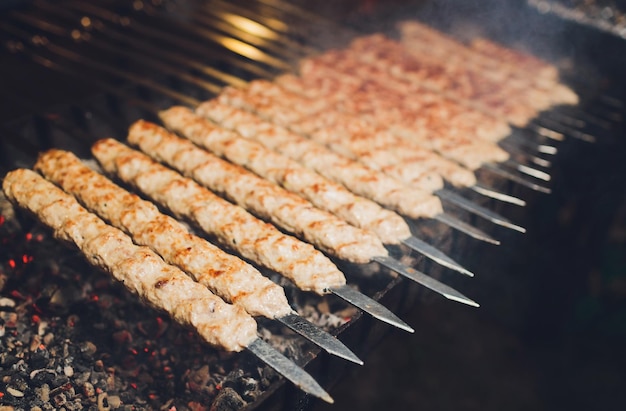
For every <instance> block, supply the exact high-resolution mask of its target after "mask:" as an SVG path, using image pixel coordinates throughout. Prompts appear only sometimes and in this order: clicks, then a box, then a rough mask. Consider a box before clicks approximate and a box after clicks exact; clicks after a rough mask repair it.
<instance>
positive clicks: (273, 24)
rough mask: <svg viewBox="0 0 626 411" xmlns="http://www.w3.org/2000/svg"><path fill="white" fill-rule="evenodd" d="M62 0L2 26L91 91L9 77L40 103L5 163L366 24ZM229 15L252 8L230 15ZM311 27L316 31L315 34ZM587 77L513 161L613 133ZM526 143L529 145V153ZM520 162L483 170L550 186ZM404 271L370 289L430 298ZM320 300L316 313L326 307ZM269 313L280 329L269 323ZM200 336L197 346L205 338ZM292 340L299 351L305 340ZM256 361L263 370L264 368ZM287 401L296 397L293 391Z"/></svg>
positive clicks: (527, 132)
mask: <svg viewBox="0 0 626 411" xmlns="http://www.w3.org/2000/svg"><path fill="white" fill-rule="evenodd" d="M246 4H247V3H246ZM64 6H66V7H59V6H58V5H56V4H51V3H48V2H45V1H36V2H34V4H33V6H32V7H29V8H27V9H23V10H14V11H11V12H8V13H6V15H4V16H2V17H3V18H2V22H1V23H0V31H1V32H2V37H3V41H4V44H5V45H6V46H8V48H10V49H11V50H12V51H13V52H14V54H13V57H17V58H20V59H21V58H25V59H26V60H27V61H30V62H34V63H36V64H37V65H42V66H46V67H47V68H48V69H52V71H53V72H57V73H61V74H62V76H63V77H64V78H66V79H67V77H65V76H69V80H68V81H67V83H69V84H74V82H75V81H76V82H77V83H79V84H81V86H79V87H78V88H81V89H82V88H84V89H85V91H84V94H85V96H86V97H85V98H76V97H74V96H73V97H72V98H71V100H73V102H72V103H71V104H60V105H58V106H56V107H53V108H49V107H48V108H46V109H45V110H41V107H38V104H37V102H36V101H35V99H34V98H28V97H24V96H23V95H22V93H21V90H20V89H19V87H18V88H13V89H12V90H11V91H10V92H9V93H8V96H9V98H7V100H9V99H10V100H14V101H17V102H19V105H20V106H22V107H23V108H24V110H25V111H26V112H31V113H33V112H34V113H37V112H38V113H39V114H34V115H32V116H29V117H27V118H20V119H18V120H13V121H8V122H6V123H5V124H4V129H6V131H5V132H4V133H3V137H2V140H1V142H0V144H1V145H2V148H1V151H2V155H3V156H4V157H5V158H3V162H2V164H3V170H2V171H3V172H4V171H6V169H9V168H13V167H15V166H31V165H32V162H33V161H34V159H35V155H36V153H37V152H38V151H40V150H42V149H45V148H51V147H62V148H68V149H70V150H71V151H74V152H75V153H77V154H78V155H79V156H81V157H88V156H89V154H88V153H89V151H88V149H89V146H90V145H91V143H92V142H93V141H94V140H95V139H97V138H100V137H103V136H109V135H111V136H114V137H116V138H118V139H123V138H124V136H125V133H126V130H127V127H128V125H129V124H131V123H132V122H133V121H135V120H136V119H139V118H146V119H148V120H154V121H156V120H157V119H156V116H155V113H156V112H157V111H158V109H162V108H165V107H168V106H171V105H172V104H181V103H182V104H185V105H190V106H194V105H196V104H197V103H198V102H199V101H203V100H206V99H208V98H211V97H213V96H214V95H215V94H217V93H218V92H219V90H220V89H221V88H222V87H223V86H225V85H242V84H245V82H247V81H249V80H252V79H254V78H259V77H261V78H272V77H273V76H275V75H276V74H279V73H281V72H282V71H284V70H291V69H293V68H294V64H295V62H296V61H297V59H298V58H300V57H303V56H306V55H309V54H311V53H315V52H319V51H321V50H323V49H325V48H327V47H329V46H336V45H338V44H342V43H344V42H346V41H347V40H348V39H350V38H352V37H353V36H354V35H355V34H356V33H359V32H360V31H356V30H352V29H350V30H348V29H346V28H345V27H347V26H345V25H338V24H337V23H335V22H333V21H331V20H330V19H325V18H322V17H320V16H319V15H317V14H313V13H310V12H307V11H306V10H304V9H300V8H297V7H296V6H292V5H288V4H286V3H282V2H278V1H270V0H266V1H259V2H257V3H254V7H253V8H248V9H244V5H243V2H229V3H227V2H220V1H216V2H210V3H209V4H207V5H202V4H200V3H195V2H181V3H179V2H166V3H164V4H159V5H156V6H155V5H153V4H150V3H148V2H134V3H133V5H127V4H122V5H120V4H118V2H110V4H104V3H103V5H102V6H97V5H91V4H89V5H88V4H86V3H84V2H73V1H67V2H64ZM112 10H115V12H113V11H112ZM166 13H167V14H166ZM44 16H45V17H44ZM233 16H235V17H237V16H239V17H241V16H244V17H247V18H248V19H250V20H236V19H234V20H233ZM242 21H247V22H250V21H256V22H261V23H264V24H265V27H266V28H267V27H270V28H272V29H273V31H271V34H272V36H276V37H275V38H268V36H263V35H259V36H250V35H249V33H247V32H245V31H242V30H241V29H239V28H238V27H237V26H236V23H237V24H243V23H242ZM311 22H313V23H314V24H312V23H311ZM305 23H306V24H305ZM248 24H249V23H248ZM382 26H384V24H383V25H382ZM250 27H252V26H250ZM251 30H252V29H251ZM266 34H267V33H266ZM312 38H313V39H315V40H316V41H314V42H313V41H311V39H312ZM161 42H162V43H163V44H166V43H167V47H161ZM155 45H156V46H155ZM250 46H253V47H254V48H251V47H250ZM584 87H588V88H589V90H590V91H589V93H585V94H584V96H585V97H586V96H590V97H589V99H588V101H585V102H584V105H583V106H581V108H580V109H578V108H577V109H568V108H558V109H555V110H552V111H551V112H549V113H545V114H544V115H543V116H542V117H541V118H539V119H537V120H536V121H535V122H533V124H531V126H530V127H529V128H527V129H520V130H515V133H514V135H513V136H512V137H511V138H509V139H508V140H507V142H506V143H505V144H506V145H507V147H508V148H509V149H510V150H511V151H517V156H516V161H517V162H519V163H520V164H521V165H523V166H528V167H532V168H537V169H542V168H549V167H550V165H551V163H550V161H551V156H552V154H553V153H554V148H555V146H557V145H559V141H558V140H562V139H567V138H574V139H579V140H583V141H585V142H591V141H592V140H593V141H597V140H599V141H600V142H605V141H607V140H609V139H610V138H612V136H614V135H615V129H616V128H617V127H619V125H618V124H617V123H618V122H619V121H620V120H621V117H620V115H621V111H622V109H623V106H622V105H621V103H620V102H619V100H617V99H615V98H613V97H608V96H606V95H600V96H599V97H598V96H593V95H594V94H595V93H596V90H595V89H594V87H595V86H594V85H589V84H587V85H586V86H584ZM580 88H581V89H584V88H583V87H580ZM79 94H80V93H79ZM555 140H557V141H555ZM529 152H530V153H532V155H528V153H529ZM520 171H522V170H517V171H516V170H511V169H510V168H499V167H497V168H494V169H492V170H488V169H487V168H485V169H483V170H480V171H479V173H480V174H481V175H482V176H483V177H482V180H481V181H487V182H489V183H490V184H491V183H492V182H493V181H494V180H495V183H493V184H496V185H497V186H499V187H500V186H501V187H504V188H505V192H507V193H510V194H511V195H516V196H519V197H523V198H528V197H532V196H531V195H530V194H531V193H530V192H529V190H528V187H529V186H533V187H540V188H541V187H544V186H543V185H542V184H543V183H542V182H537V181H536V180H533V179H529V178H528V176H525V175H523V174H522V173H520ZM494 173H495V174H498V173H499V174H500V177H498V176H495V177H494V175H493V174H494ZM502 177H503V178H502ZM529 181H531V182H532V183H528V182H529ZM464 194H465V195H467V196H468V197H470V198H472V199H474V200H476V201H482V203H483V204H485V205H487V204H488V205H490V206H492V207H493V208H496V210H497V211H501V210H506V211H507V212H510V211H511V208H510V207H508V206H506V205H502V204H498V203H496V202H493V201H488V200H485V199H484V198H482V197H480V196H476V195H472V194H471V193H468V192H464ZM522 194H523V195H522ZM481 199H482V200H481ZM456 211H458V212H459V215H463V216H465V217H467V216H468V215H467V214H464V213H463V212H462V211H459V210H456ZM513 212H514V213H515V211H513ZM503 214H505V215H507V214H506V213H504V212H503ZM471 222H472V223H474V224H476V225H478V226H480V225H481V224H482V223H481V221H479V220H476V219H473V220H471ZM414 229H415V230H416V231H417V232H419V233H420V235H421V236H423V237H425V238H428V239H430V240H432V242H434V243H436V245H437V246H438V247H440V248H441V249H444V250H446V251H448V250H464V252H469V251H467V250H470V249H472V247H475V245H472V244H470V243H469V242H468V239H466V238H464V237H462V236H458V235H454V234H453V233H452V232H450V231H449V230H448V231H445V230H443V227H442V225H441V224H437V223H434V222H433V223H427V224H420V225H419V226H416V227H414ZM442 233H446V234H445V235H442ZM414 263H415V264H417V265H421V266H424V267H426V268H427V269H428V272H429V273H434V274H435V276H436V275H439V276H445V275H446V273H442V272H441V270H440V269H439V270H438V268H437V267H434V266H433V265H429V264H428V263H427V262H425V261H423V260H422V259H421V258H419V257H416V258H415V261H414ZM342 268H343V267H342ZM345 271H346V272H348V273H351V276H352V277H356V276H357V275H358V274H357V273H355V272H354V271H355V269H354V267H352V266H346V267H345ZM398 283H399V280H392V281H390V280H388V279H385V278H379V279H378V281H375V282H372V283H370V285H369V286H368V285H364V287H365V289H366V294H368V295H374V296H375V298H376V299H381V301H383V302H384V303H385V304H389V305H390V306H391V307H393V308H394V311H396V310H397V311H398V312H401V311H403V310H404V309H406V307H407V306H410V305H411V304H412V303H413V300H414V298H416V296H419V298H420V299H422V301H427V300H428V298H429V295H427V294H423V293H421V292H419V291H418V290H416V289H415V288H409V289H407V288H405V287H398V286H397V285H398ZM368 287H369V288H368ZM289 297H290V300H291V301H298V305H300V304H302V306H303V307H316V306H317V305H318V304H319V302H318V301H317V300H315V299H307V298H303V297H302V296H301V295H300V294H299V293H297V292H295V291H294V292H293V295H290V296H289ZM299 300H304V301H302V302H300V301H299ZM343 309H345V307H344V308H343ZM313 311H314V312H315V313H318V315H319V312H320V310H319V309H317V308H315V309H313ZM331 312H334V311H333V310H331ZM357 320H358V321H357ZM138 323H141V322H140V321H138ZM262 325H263V327H264V328H265V329H268V330H270V331H272V332H275V333H277V334H280V332H279V331H277V330H276V329H275V328H272V325H271V324H267V323H263V324H262ZM133 332H140V333H141V331H137V330H135V331H133ZM336 332H337V333H339V334H341V335H342V339H343V340H344V341H345V342H346V343H347V345H349V346H351V347H352V346H355V345H356V346H358V345H361V342H363V341H367V343H366V344H362V346H361V347H360V349H359V350H360V351H363V352H365V351H366V350H367V349H368V346H369V345H371V344H374V343H375V342H376V341H378V340H379V339H380V338H382V334H383V333H384V332H385V328H384V327H382V326H381V325H379V324H375V323H373V322H372V321H371V320H370V319H366V318H360V317H359V316H356V317H353V318H352V321H351V322H350V323H348V324H347V325H344V326H342V327H340V328H339V329H337V330H336ZM357 342H359V343H357ZM351 343H354V345H353V344H351ZM196 344H197V342H196ZM194 347H196V348H194V349H196V350H201V348H198V345H194ZM291 349H292V350H293V351H294V352H293V353H292V354H294V356H296V357H297V351H298V348H291ZM310 351H311V352H312V354H311V355H309V354H307V355H305V356H304V357H303V358H301V359H300V360H299V361H300V363H302V364H304V363H307V362H309V361H311V360H312V359H313V358H315V360H314V361H312V362H311V363H310V364H309V366H308V368H307V369H308V370H309V371H310V372H312V373H314V375H316V376H317V377H318V379H319V380H320V382H321V383H322V384H325V383H329V382H330V381H331V380H332V379H333V376H334V375H337V374H340V373H335V372H334V371H335V370H336V369H342V368H344V367H345V364H338V363H336V362H335V361H333V360H331V359H329V358H327V357H325V356H323V355H320V356H317V354H319V352H318V351H315V350H310ZM304 352H305V353H306V352H308V350H304ZM203 359H205V358H203ZM220 360H221V359H218V364H219V361H220ZM227 360H228V361H229V362H232V363H234V364H233V368H232V372H233V373H237V372H238V371H237V370H238V368H237V367H238V366H239V365H241V363H244V362H246V361H247V360H241V361H239V360H235V359H232V358H228V359H227ZM180 362H181V364H186V366H188V367H189V369H194V367H195V366H196V365H197V361H194V359H193V358H188V359H186V360H181V361H180ZM248 362H249V361H248ZM212 364H214V363H212ZM218 367H224V368H225V367H226V366H225V365H218ZM246 367H248V368H246V369H251V368H250V367H252V368H254V366H250V365H247V366H246ZM244 368H245V367H244ZM195 371H198V370H197V369H194V372H195ZM226 371H228V370H226V369H224V372H226ZM259 373H260V374H261V376H260V378H261V379H262V376H263V375H262V374H263V372H259ZM245 378H248V374H246V375H244V376H237V378H233V381H234V382H232V384H235V385H237V388H238V389H239V388H241V387H240V385H241V384H244V382H243V381H244V380H245ZM227 380H228V379H227ZM278 387H279V384H273V385H270V386H268V387H266V388H267V391H266V392H264V393H262V394H261V397H259V398H258V399H254V400H251V402H250V405H249V406H248V408H249V409H253V408H256V407H258V406H259V404H261V403H263V401H264V400H265V398H266V397H268V396H269V395H270V394H271V393H272V391H274V390H277V389H278ZM168 389H169V388H168ZM177 389H178V390H180V389H181V388H180V387H178V388H177ZM283 389H285V388H284V387H283ZM168 392H172V391H171V390H170V391H168ZM144 394H145V393H144ZM187 394H188V392H186V391H185V395H187ZM196 394H197V393H196ZM196 394H193V395H191V396H190V397H187V398H193V399H197V398H202V399H204V398H205V397H202V396H200V397H197V396H194V395H196ZM205 394H206V393H205ZM148 395H149V394H148ZM203 395H204V394H203ZM289 395H293V393H289ZM283 399H284V398H283ZM298 400H299V399H298ZM190 401H191V400H190ZM287 401H291V402H292V403H295V402H296V401H295V400H294V399H293V398H290V397H289V396H288V397H287Z"/></svg>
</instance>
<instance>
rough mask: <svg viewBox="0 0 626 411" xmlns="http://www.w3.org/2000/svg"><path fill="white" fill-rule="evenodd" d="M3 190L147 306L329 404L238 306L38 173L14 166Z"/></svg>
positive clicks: (314, 385) (212, 343)
mask: <svg viewBox="0 0 626 411" xmlns="http://www.w3.org/2000/svg"><path fill="white" fill-rule="evenodd" d="M2 188H3V190H4V192H5V194H6V196H7V198H8V199H9V200H11V201H12V202H14V203H15V204H17V205H18V206H19V207H21V208H24V209H27V210H28V211H30V212H31V213H33V214H35V215H36V216H37V217H38V219H39V220H40V221H41V222H42V223H43V224H44V225H46V226H47V227H49V228H50V229H52V230H53V232H54V235H55V237H57V238H59V239H60V240H63V241H65V242H68V243H70V244H72V245H74V246H75V247H77V248H78V249H80V251H81V252H82V253H83V255H84V256H85V258H86V259H87V260H88V261H89V262H90V263H91V264H93V265H94V266H96V267H98V268H100V269H102V270H104V271H106V272H108V273H109V274H111V275H112V276H113V277H114V278H115V279H117V280H118V281H120V282H121V283H122V284H124V286H125V287H126V288H127V289H128V290H130V291H131V292H132V293H134V294H137V295H138V296H139V297H140V298H142V299H143V300H144V301H146V302H148V303H149V304H150V305H152V306H154V307H155V308H157V309H160V310H163V311H165V312H167V313H168V314H169V315H170V316H171V317H172V318H173V319H174V320H175V321H177V322H178V323H180V324H183V325H186V326H190V327H193V328H194V329H195V330H196V331H197V332H198V334H199V335H200V337H201V338H202V339H203V340H204V341H206V342H207V343H208V344H210V345H211V346H213V347H216V348H218V349H223V350H226V351H235V352H237V351H242V350H245V349H247V350H249V351H250V352H251V353H253V354H254V355H256V356H257V357H258V358H259V359H261V360H262V361H264V362H265V363H266V364H267V365H269V366H270V367H272V368H274V369H275V370H276V371H278V372H279V373H280V374H282V375H283V376H284V377H285V378H287V379H289V380H290V381H292V382H293V383H294V384H295V385H296V386H298V387H300V388H301V389H302V390H304V391H305V392H308V393H310V394H312V395H315V396H317V397H319V398H321V399H323V400H324V401H327V402H331V403H332V402H333V400H332V398H331V397H330V395H328V393H327V392H326V391H324V389H323V388H322V387H321V386H320V385H319V384H318V383H317V382H316V381H315V380H314V379H313V378H312V377H311V376H310V375H309V374H307V373H306V372H305V371H304V370H302V369H301V368H299V367H298V366H296V365H295V364H294V363H293V362H292V361H291V360H289V359H287V358H286V357H284V356H283V355H282V354H280V353H279V352H278V351H276V350H275V349H274V348H272V347H271V346H270V345H269V344H267V343H265V342H264V341H263V340H261V339H260V338H259V337H258V336H257V330H256V322H255V321H254V319H253V318H252V317H251V316H250V315H249V314H248V313H246V311H245V310H244V309H243V308H241V307H237V306H233V305H230V304H227V303H225V302H224V301H222V299H220V298H219V297H217V296H216V295H214V294H213V293H211V291H209V290H208V289H207V288H206V287H205V286H203V285H201V284H199V283H197V282H195V281H194V280H193V279H191V278H190V277H189V276H187V274H185V273H184V272H182V271H181V270H180V269H178V268H177V267H174V266H172V265H169V264H166V263H165V262H164V261H163V260H162V259H161V258H160V257H159V256H158V255H157V254H155V253H154V252H153V251H152V250H150V249H149V248H147V247H140V246H137V245H135V244H134V243H133V242H132V240H131V239H130V237H128V236H127V235H126V234H124V233H123V232H122V231H120V230H118V229H116V228H114V227H112V226H109V225H107V224H106V223H104V222H103V221H102V220H101V219H99V218H98V217H97V216H96V215H95V214H92V213H90V212H88V211H87V210H85V209H84V208H83V207H82V206H81V205H80V204H79V203H78V202H77V201H76V199H75V198H74V197H72V196H71V195H69V194H67V193H65V192H63V191H62V190H61V189H59V188H58V187H56V186H55V185H54V184H52V183H50V182H49V181H46V180H45V179H44V178H43V177H41V176H40V175H39V174H37V173H35V172H34V171H32V170H27V169H18V170H14V171H12V172H9V173H8V174H7V175H6V176H5V178H4V181H3V184H2Z"/></svg>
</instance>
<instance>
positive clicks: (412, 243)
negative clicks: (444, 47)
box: [402, 236, 474, 277]
mask: <svg viewBox="0 0 626 411" xmlns="http://www.w3.org/2000/svg"><path fill="white" fill-rule="evenodd" d="M402 244H404V245H406V246H407V247H409V248H411V249H413V250H415V251H417V252H418V253H421V254H423V255H424V256H425V257H427V258H430V259H431V260H433V261H434V262H436V263H437V264H439V265H442V266H444V267H448V268H450V269H452V270H455V271H458V272H460V273H461V274H465V275H467V276H470V277H473V276H474V273H472V272H471V271H469V270H468V269H466V268H464V267H463V266H462V265H461V264H459V263H457V262H456V261H454V260H453V259H452V258H450V257H448V256H447V255H446V254H445V253H443V252H442V251H440V250H439V249H437V248H435V247H433V246H432V245H430V244H428V243H426V242H424V241H423V240H420V239H419V238H417V237H415V236H411V237H409V238H406V239H404V240H402Z"/></svg>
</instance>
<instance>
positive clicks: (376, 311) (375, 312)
mask: <svg viewBox="0 0 626 411" xmlns="http://www.w3.org/2000/svg"><path fill="white" fill-rule="evenodd" d="M327 291H328V292H330V293H333V294H335V295H336V296H338V297H339V298H342V299H343V300H345V301H347V302H349V303H350V304H352V305H354V306H355V307H357V308H359V309H361V310H363V311H364V312H366V313H368V314H369V315H371V316H372V317H374V318H376V319H378V320H380V321H383V322H385V323H387V324H389V325H392V326H394V327H396V328H399V329H401V330H404V331H407V332H410V333H414V332H415V330H414V329H413V328H411V326H410V325H408V324H407V323H405V322H404V321H402V320H401V319H400V318H398V317H397V316H396V315H395V314H394V313H392V312H391V311H390V310H389V309H388V308H386V307H385V306H383V305H382V304H380V303H378V302H377V301H375V300H372V299H371V298H369V297H367V296H366V295H365V294H362V293H360V292H359V291H357V290H354V289H352V288H351V287H350V286H347V285H344V286H341V287H333V288H330V289H328V290H327Z"/></svg>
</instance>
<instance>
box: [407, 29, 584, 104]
mask: <svg viewBox="0 0 626 411" xmlns="http://www.w3.org/2000/svg"><path fill="white" fill-rule="evenodd" d="M398 30H399V31H400V41H401V43H402V45H403V46H404V47H405V48H406V50H407V51H408V52H411V51H412V50H413V49H415V50H418V51H419V52H420V53H426V54H428V56H430V57H432V58H436V59H439V60H440V62H442V63H444V64H456V65H465V66H468V67H472V69H473V70H480V72H481V73H482V74H483V75H484V76H486V77H488V78H490V79H492V80H493V81H496V82H500V83H504V82H506V83H508V84H514V85H515V86H516V87H530V88H533V89H535V90H536V92H540V93H543V94H544V96H545V98H548V99H550V101H551V102H552V105H557V104H578V102H579V99H578V96H577V95H576V93H575V92H574V91H572V90H571V89H570V88H569V87H567V86H565V85H563V84H560V83H559V75H558V70H557V68H556V67H555V66H553V65H550V64H548V63H545V62H543V61H541V60H539V59H537V58H536V57H533V56H531V55H528V54H523V53H520V52H516V51H514V50H512V49H508V48H505V47H503V46H500V45H497V44H495V43H493V42H491V41H489V40H486V39H484V38H476V39H473V40H472V41H470V43H469V44H468V45H466V44H463V43H461V42H460V41H458V40H456V39H454V38H452V37H450V36H448V35H446V34H445V33H442V32H440V31H438V30H435V29H433V28H430V27H428V26H426V25H424V24H421V23H419V22H417V21H414V20H413V21H404V22H401V23H399V24H398Z"/></svg>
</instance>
